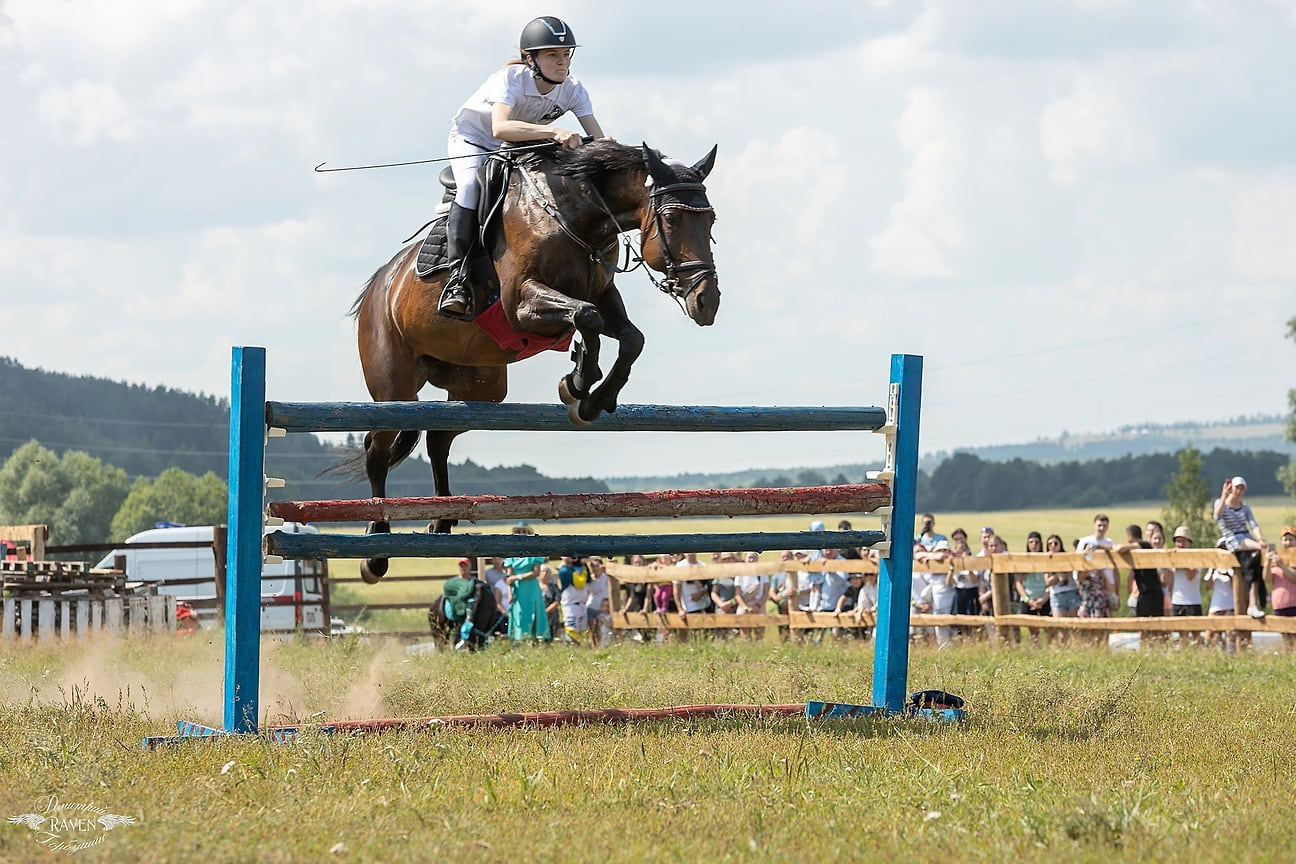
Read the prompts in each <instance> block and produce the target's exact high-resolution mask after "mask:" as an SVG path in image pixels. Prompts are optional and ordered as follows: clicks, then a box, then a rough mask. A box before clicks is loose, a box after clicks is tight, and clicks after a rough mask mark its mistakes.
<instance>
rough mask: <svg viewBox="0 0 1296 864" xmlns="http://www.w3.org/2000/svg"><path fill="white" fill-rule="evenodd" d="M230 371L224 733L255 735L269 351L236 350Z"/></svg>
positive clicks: (259, 645) (259, 663)
mask: <svg viewBox="0 0 1296 864" xmlns="http://www.w3.org/2000/svg"><path fill="white" fill-rule="evenodd" d="M231 365H232V369H231V379H230V382H231V390H230V462H229V517H228V519H227V524H228V534H227V539H226V545H227V552H226V558H225V726H224V728H225V730H226V731H227V732H255V731H256V728H257V712H258V707H259V706H258V704H257V703H258V693H259V688H260V685H261V668H260V667H261V541H262V527H261V525H262V523H261V508H262V499H263V498H264V494H265V371H266V352H265V349H264V348H244V347H236V348H234V350H233V357H232V364H231Z"/></svg>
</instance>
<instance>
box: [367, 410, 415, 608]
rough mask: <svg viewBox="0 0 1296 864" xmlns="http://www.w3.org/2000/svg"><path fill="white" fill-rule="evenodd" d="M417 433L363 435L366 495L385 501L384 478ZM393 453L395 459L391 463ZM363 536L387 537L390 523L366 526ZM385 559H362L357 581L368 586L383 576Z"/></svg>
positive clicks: (375, 523)
mask: <svg viewBox="0 0 1296 864" xmlns="http://www.w3.org/2000/svg"><path fill="white" fill-rule="evenodd" d="M418 435H419V433H417V432H366V433H365V440H364V447H365V474H366V475H368V477H369V491H370V494H371V495H372V496H373V497H374V498H386V497H387V474H388V472H389V471H390V470H391V466H392V464H393V462H400V461H401V460H402V459H404V458H405V457H406V456H408V455H409V452H410V451H411V450H413V449H414V445H415V444H417V443H418ZM393 451H394V452H395V453H396V455H397V457H398V458H396V459H394V460H393V458H392V454H393ZM365 533H366V534H390V533H391V523H390V522H385V521H384V522H370V523H369V527H368V528H367V529H366V530H365ZM387 565H388V559H386V558H366V559H365V560H363V561H361V562H360V578H361V579H363V580H364V581H365V582H367V583H368V584H370V585H373V584H375V583H376V582H377V581H378V580H379V579H381V578H382V577H384V576H386V575H387Z"/></svg>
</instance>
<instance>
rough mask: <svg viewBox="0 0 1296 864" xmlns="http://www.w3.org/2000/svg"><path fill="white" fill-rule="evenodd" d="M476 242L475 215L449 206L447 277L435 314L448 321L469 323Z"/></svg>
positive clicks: (464, 209)
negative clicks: (471, 276)
mask: <svg viewBox="0 0 1296 864" xmlns="http://www.w3.org/2000/svg"><path fill="white" fill-rule="evenodd" d="M476 239H477V211H476V210H474V209H473V208H471V207H460V206H459V205H458V204H457V203H452V204H451V205H450V215H449V216H448V217H447V218H446V254H447V255H448V256H449V258H450V276H449V278H448V279H446V284H445V288H443V289H442V291H441V302H440V303H438V304H437V312H439V313H441V314H442V315H445V316H446V317H448V318H459V319H461V320H464V321H471V320H472V317H473V293H472V286H471V285H470V284H469V282H468V275H469V273H470V272H471V271H472V262H471V258H470V254H471V252H472V247H473V243H474V242H475V241H476Z"/></svg>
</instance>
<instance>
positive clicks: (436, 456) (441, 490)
mask: <svg viewBox="0 0 1296 864" xmlns="http://www.w3.org/2000/svg"><path fill="white" fill-rule="evenodd" d="M459 434H460V433H458V432H446V431H444V430H440V429H438V430H436V431H433V430H430V429H429V430H428V433H427V454H428V461H429V462H431V463H432V484H433V485H434V486H435V487H436V494H437V495H449V494H450V445H451V444H452V443H453V442H454V439H455V438H457V437H458V436H459ZM458 524H459V520H458V519H438V520H436V521H435V522H433V523H431V524H430V525H428V531H429V532H430V533H433V534H449V533H450V529H451V528H453V527H454V526H455V525H458Z"/></svg>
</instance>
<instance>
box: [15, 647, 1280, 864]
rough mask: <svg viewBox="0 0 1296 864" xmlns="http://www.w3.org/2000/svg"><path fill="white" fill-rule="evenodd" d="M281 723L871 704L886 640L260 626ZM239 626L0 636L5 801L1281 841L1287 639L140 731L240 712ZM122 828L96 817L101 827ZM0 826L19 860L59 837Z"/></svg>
mask: <svg viewBox="0 0 1296 864" xmlns="http://www.w3.org/2000/svg"><path fill="white" fill-rule="evenodd" d="M265 649H266V650H265V658H264V662H263V667H264V671H263V688H262V694H263V695H262V698H263V707H264V709H265V712H266V713H267V714H268V715H269V717H270V719H271V720H282V719H309V718H311V717H327V718H330V719H334V718H344V717H376V716H384V715H387V716H392V715H394V716H420V715H435V714H447V713H475V712H495V711H505V710H515V711H523V710H553V709H559V708H603V707H613V706H615V707H641V706H648V707H660V706H667V705H679V704H690V703H706V702H766V703H782V702H798V701H804V700H806V699H807V698H818V699H839V700H846V701H856V700H859V701H869V691H870V684H869V682H870V678H871V664H872V651H871V647H870V646H869V645H867V644H866V643H858V642H852V643H833V642H831V641H829V642H825V643H824V644H820V645H813V644H811V645H803V646H797V645H784V644H778V643H774V642H767V643H764V644H757V645H752V644H735V643H722V642H699V643H695V644H692V645H671V646H662V647H657V646H652V645H642V644H635V643H627V644H623V645H617V646H613V647H610V648H607V649H601V650H593V651H590V650H581V651H575V650H564V649H562V648H559V647H556V646H555V647H554V648H548V649H546V648H523V649H521V650H512V649H510V648H509V647H507V646H493V647H492V649H491V650H488V651H487V652H484V653H482V654H479V655H472V656H468V655H453V654H451V655H443V654H436V655H431V656H419V657H411V656H408V655H406V653H405V652H404V651H403V650H402V648H401V646H399V645H397V644H396V643H393V642H387V641H374V642H372V643H362V642H358V641H355V640H347V641H335V642H332V643H325V642H320V641H318V640H315V641H311V640H301V641H287V642H269V641H267V642H266V645H265ZM220 669H221V660H220V648H219V646H218V645H215V644H211V643H209V642H206V641H203V640H193V639H190V640H151V639H136V640H120V641H117V642H104V643H99V644H95V645H91V646H86V647H85V648H83V649H76V648H68V649H64V648H57V647H55V648H44V647H6V648H4V649H3V651H2V653H0V692H2V693H3V698H4V707H5V710H4V712H3V713H2V714H0V778H2V779H3V782H2V783H0V810H3V811H4V813H5V815H6V816H7V815H10V814H22V813H27V812H31V811H33V810H34V809H37V808H38V804H39V802H40V800H41V799H42V798H45V797H47V796H50V795H54V796H57V798H58V799H59V800H60V801H62V802H64V803H83V804H86V805H91V806H96V807H101V808H103V809H104V810H107V811H108V812H110V813H115V814H121V815H126V816H132V817H134V818H135V819H137V820H138V822H137V824H135V825H130V826H124V827H121V828H117V829H115V830H114V831H113V832H111V833H110V834H104V835H103V842H102V843H101V845H99V846H97V847H95V848H94V849H91V850H86V851H83V852H80V853H78V858H84V859H85V860H95V861H131V862H136V861H143V862H153V861H184V862H192V861H194V860H205V861H213V862H216V861H220V862H224V861H259V862H260V861H267V862H279V861H322V860H338V861H405V860H410V861H416V860H417V861H427V860H442V859H444V860H449V861H474V862H476V861H495V860H535V861H563V862H581V861H591V862H602V861H629V860H633V861H639V860H645V861H681V860H704V859H716V860H760V861H784V860H789V859H792V858H802V859H806V860H810V859H814V858H819V859H847V860H861V859H868V860H915V861H932V860H986V861H1003V860H1060V861H1110V860H1154V859H1155V860H1167V861H1168V860H1181V859H1190V860H1193V861H1194V862H1198V861H1200V862H1210V861H1225V860H1228V861H1235V860H1244V861H1278V860H1290V854H1291V853H1290V837H1289V832H1288V831H1287V830H1286V826H1287V824H1288V823H1287V820H1286V819H1285V818H1284V815H1285V813H1286V810H1287V809H1288V808H1289V804H1290V800H1291V794H1292V792H1291V782H1292V778H1293V777H1296V749H1294V748H1293V746H1292V734H1291V729H1292V727H1293V724H1296V704H1294V703H1293V701H1292V696H1291V689H1290V682H1291V681H1292V680H1293V678H1296V656H1294V655H1291V654H1241V655H1226V654H1223V653H1220V652H1218V651H1185V652H1182V653H1163V652H1160V651H1145V652H1140V653H1129V652H1108V651H1105V650H1100V649H1090V648H1080V647H1075V648H1070V649H1067V650H1065V651H1064V650H1061V649H1043V650H1021V649H1018V650H996V649H994V648H992V647H990V646H988V645H986V644H978V645H970V646H961V647H957V648H954V649H952V650H946V651H942V652H939V653H937V652H935V651H933V650H931V649H927V648H917V649H915V653H914V655H913V657H912V659H911V665H910V669H911V672H910V685H911V689H917V688H919V687H942V688H945V689H947V690H950V691H952V692H955V693H958V694H960V695H962V696H964V697H965V698H966V699H967V700H968V707H969V709H970V719H969V720H968V722H967V723H966V724H964V725H962V726H952V725H943V724H930V723H927V722H923V721H886V722H869V721H854V722H828V723H815V724H808V723H807V722H806V721H804V720H801V719H783V720H766V721H756V720H750V719H741V720H740V719H717V720H707V721H693V722H688V721H663V722H652V723H641V724H638V725H634V726H622V727H590V728H573V727H568V728H557V729H549V730H512V731H506V732H490V731H462V730H458V731H450V730H441V731H435V730H433V731H429V732H426V733H398V734H387V735H371V736H359V735H339V736H334V737H327V736H317V735H308V736H305V737H304V738H303V739H302V740H301V741H300V742H299V743H297V744H296V745H293V746H276V745H270V744H268V743H266V742H264V741H261V740H258V739H255V738H253V739H246V740H222V741H212V742H206V743H199V742H195V743H191V744H187V745H184V746H181V747H177V748H174V749H168V750H163V751H160V752H155V753H147V754H146V753H143V752H141V751H140V743H139V741H140V737H141V736H143V735H146V734H157V733H161V732H165V731H166V729H167V728H168V726H171V725H172V724H173V721H174V720H175V719H176V718H177V717H187V718H195V717H196V718H197V719H208V720H214V719H217V718H218V716H219V704H218V700H219V689H220V684H219V682H220ZM100 833H102V832H100ZM67 857H68V856H67V854H66V853H63V852H55V851H50V850H48V849H45V848H43V847H41V846H40V845H38V843H37V842H36V835H35V834H34V833H33V832H31V831H30V830H29V829H28V828H27V827H25V826H23V825H14V824H6V823H0V860H4V861H40V860H66V859H67Z"/></svg>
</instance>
